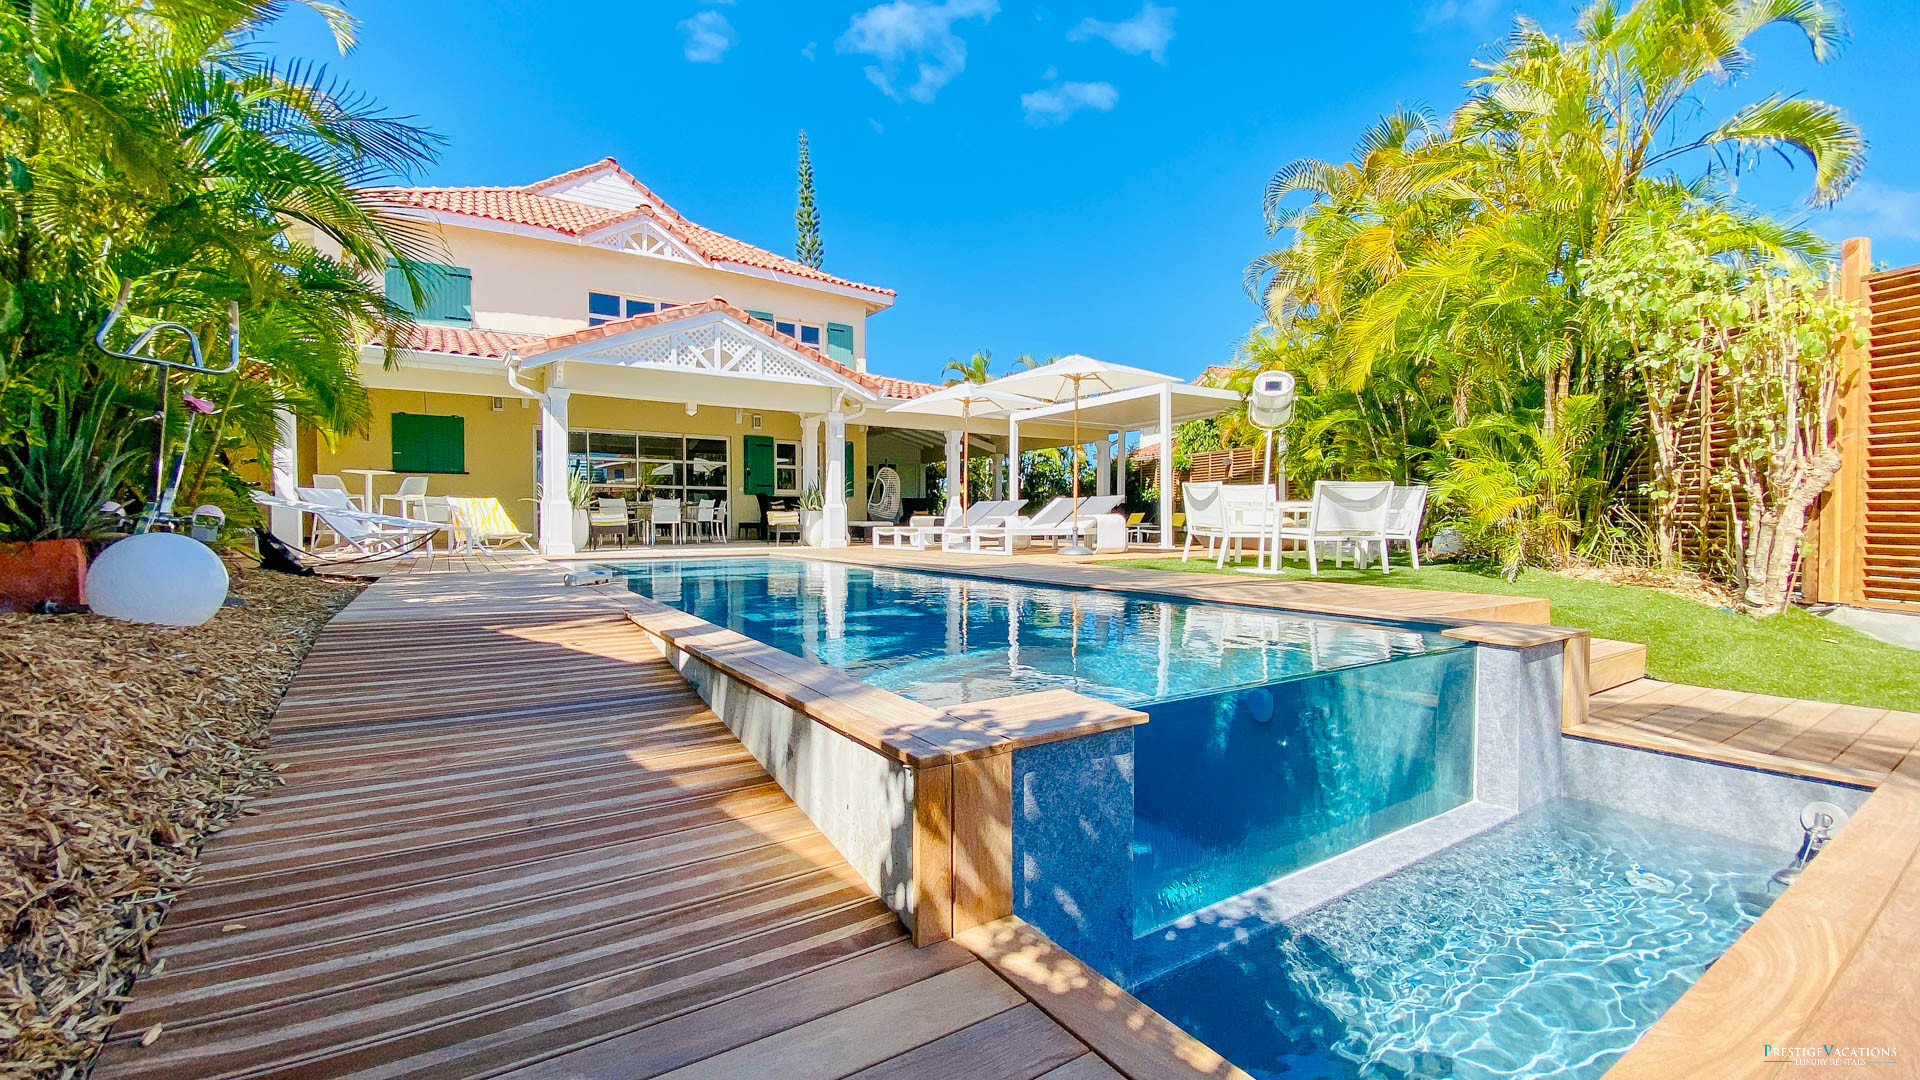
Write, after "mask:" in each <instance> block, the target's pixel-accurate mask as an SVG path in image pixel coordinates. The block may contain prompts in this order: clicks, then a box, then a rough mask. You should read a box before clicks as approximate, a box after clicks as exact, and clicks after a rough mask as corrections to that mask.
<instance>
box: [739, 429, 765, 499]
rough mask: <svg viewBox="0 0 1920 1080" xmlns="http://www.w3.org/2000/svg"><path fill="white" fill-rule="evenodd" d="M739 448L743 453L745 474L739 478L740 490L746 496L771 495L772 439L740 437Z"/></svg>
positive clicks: (760, 436)
mask: <svg viewBox="0 0 1920 1080" xmlns="http://www.w3.org/2000/svg"><path fill="white" fill-rule="evenodd" d="M740 443H741V448H742V449H743V450H744V451H745V455H744V456H745V458H746V466H747V471H746V474H745V475H744V476H743V477H742V478H741V484H740V490H741V491H743V492H745V493H746V494H748V495H771V494H773V438H772V436H768V435H742V436H740Z"/></svg>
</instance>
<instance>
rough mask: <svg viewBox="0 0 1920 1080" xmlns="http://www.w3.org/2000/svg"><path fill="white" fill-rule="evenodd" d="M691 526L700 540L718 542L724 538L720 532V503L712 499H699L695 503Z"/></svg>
mask: <svg viewBox="0 0 1920 1080" xmlns="http://www.w3.org/2000/svg"><path fill="white" fill-rule="evenodd" d="M693 528H694V532H695V533H696V534H697V535H698V536H699V537H700V539H702V540H708V541H712V542H715V543H718V542H719V541H721V540H723V539H725V537H723V536H722V535H721V533H720V504H719V503H717V502H715V501H714V500H712V499H701V500H700V501H699V502H698V503H695V504H694V507H693Z"/></svg>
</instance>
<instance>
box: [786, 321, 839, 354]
mask: <svg viewBox="0 0 1920 1080" xmlns="http://www.w3.org/2000/svg"><path fill="white" fill-rule="evenodd" d="M773 328H774V329H775V330H778V331H780V332H781V333H783V334H785V335H787V336H788V337H790V338H793V339H795V340H797V341H799V342H800V344H802V345H807V346H811V347H813V348H815V349H818V348H819V347H820V343H821V342H823V341H825V340H827V328H826V327H824V326H816V325H814V324H813V323H803V322H800V321H799V320H797V319H783V318H775V319H774V320H773Z"/></svg>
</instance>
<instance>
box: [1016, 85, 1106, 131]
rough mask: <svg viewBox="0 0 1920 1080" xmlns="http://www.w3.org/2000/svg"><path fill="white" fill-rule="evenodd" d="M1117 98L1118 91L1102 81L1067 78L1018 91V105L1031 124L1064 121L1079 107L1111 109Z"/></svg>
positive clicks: (1059, 122)
mask: <svg viewBox="0 0 1920 1080" xmlns="http://www.w3.org/2000/svg"><path fill="white" fill-rule="evenodd" d="M1119 101H1120V91H1118V90H1116V89H1114V86H1113V84H1112V83H1105V82H1092V83H1089V82H1067V83H1061V84H1060V85H1058V86H1052V87H1047V88H1045V89H1041V90H1035V91H1034V92H1032V93H1030V94H1021V95H1020V107H1021V108H1022V109H1025V110H1026V112H1027V123H1029V124H1032V125H1033V126H1034V127H1052V126H1053V125H1055V124H1064V123H1066V122H1067V121H1068V120H1069V119H1071V118H1072V116H1073V114H1074V113H1077V112H1079V111H1080V110H1081V109H1095V110H1098V111H1100V112H1112V111H1113V107H1114V105H1116V104H1118V103H1119Z"/></svg>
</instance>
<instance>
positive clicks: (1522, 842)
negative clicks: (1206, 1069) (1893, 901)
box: [1134, 802, 1781, 1080]
mask: <svg viewBox="0 0 1920 1080" xmlns="http://www.w3.org/2000/svg"><path fill="white" fill-rule="evenodd" d="M1780 864H1781V858H1780V854H1779V853H1778V852H1769V851H1766V850H1764V849H1761V848H1758V847H1755V846H1752V845H1748V844H1742V843H1738V842H1735V841H1730V840H1727V839H1725V838H1722V837H1717V836H1710V835H1708V834H1705V833H1701V832H1697V831H1694V830H1691V829H1684V828H1679V827H1675V826H1671V825H1667V824H1664V823H1661V822H1656V821H1653V820H1650V819H1647V818H1642V817H1638V816H1635V815H1628V814H1621V813H1617V812H1613V811H1608V810H1603V809H1600V808H1598V807H1593V806H1590V805H1588V804H1584V803H1572V802H1556V803H1549V804H1547V805H1546V806H1544V807H1541V808H1539V809H1536V810H1534V811H1530V812H1528V813H1526V814H1523V815H1521V816H1520V817H1518V818H1515V819H1513V820H1512V821H1509V822H1507V823H1506V824H1503V825H1500V826H1497V827H1496V828H1494V829H1492V830H1490V831H1489V832H1487V833H1484V834H1482V835H1480V836H1478V837H1475V838H1473V839H1470V840H1467V841H1465V842H1463V843H1461V844H1458V845H1456V846H1454V847H1451V848H1448V849H1447V850H1445V851H1442V852H1440V853H1438V854H1435V855H1433V856H1431V857H1429V858H1427V859H1424V860H1422V861H1420V862H1418V863H1415V864H1413V865H1412V866H1409V867H1407V868H1405V869H1403V870H1401V871H1399V872H1397V873H1394V874H1392V875H1389V876H1388V877H1386V878H1382V879H1380V880H1378V881H1376V882H1373V883H1372V884H1369V885H1366V886H1363V887H1361V888H1360V889H1358V890H1356V891H1354V892H1351V893H1348V894H1346V895H1345V896H1343V897H1341V898H1340V899H1337V900H1335V901H1333V902H1331V903H1328V904H1326V905H1324V906H1322V907H1320V908H1317V909H1315V910H1313V911H1310V912H1308V913H1306V914H1304V915H1301V916H1299V917H1296V918H1294V919H1292V920H1289V921H1288V922H1287V923H1286V924H1285V925H1284V926H1281V927H1278V928H1275V929H1274V930H1272V931H1270V932H1268V933H1265V934H1262V935H1260V936H1256V937H1253V938H1251V939H1249V940H1245V941H1241V942H1239V943H1237V944H1235V945H1232V946H1230V947H1228V948H1227V949H1226V950H1224V951H1222V952H1219V953H1215V954H1213V955H1211V956H1209V957H1207V958H1205V959H1202V960H1199V961H1196V962H1194V963H1192V964H1190V965H1188V966H1186V967H1183V968H1180V969H1177V970H1175V971H1173V972H1170V973H1168V974H1165V975H1161V976H1158V977H1156V978H1154V979H1152V980H1151V981H1149V982H1147V983H1145V984H1143V985H1140V986H1137V987H1135V988H1134V993H1135V994H1136V995H1137V996H1139V997H1140V999H1141V1000H1143V1001H1145V1002H1146V1003H1147V1004H1148V1005H1151V1006H1153V1007H1154V1008H1155V1009H1157V1010H1159V1011H1160V1012H1161V1013H1163V1014H1164V1015H1166V1016H1167V1017H1168V1019H1170V1020H1172V1021H1173V1022H1174V1023H1176V1024H1179V1025H1180V1026H1182V1027H1184V1028H1186V1029H1187V1030H1188V1031H1190V1032H1192V1033H1193V1034H1194V1035H1196V1036H1197V1037H1199V1038H1200V1039H1201V1040H1202V1041H1204V1042H1206V1043H1207V1044H1209V1045H1210V1046H1212V1047H1213V1048H1214V1049H1215V1050H1218V1051H1219V1052H1220V1053H1222V1054H1224V1055H1225V1056H1226V1057H1227V1058H1228V1059H1229V1060H1231V1061H1232V1062H1233V1063H1234V1064H1236V1065H1238V1066H1240V1067H1241V1068H1243V1069H1245V1070H1246V1071H1247V1072H1249V1073H1251V1074H1253V1075H1254V1076H1255V1077H1258V1078H1260V1080H1270V1078H1274V1077H1287V1078H1289V1080H1296V1078H1342V1080H1355V1078H1366V1080H1402V1078H1406V1080H1411V1078H1427V1077H1434V1078H1439V1077H1446V1078H1455V1080H1493V1078H1496V1077H1547V1076H1552V1077H1568V1078H1572V1080H1583V1078H1588V1077H1598V1076H1600V1075H1601V1074H1602V1073H1604V1072H1605V1071H1606V1070H1607V1068H1608V1067H1609V1066H1610V1065H1611V1064H1612V1063H1613V1062H1614V1061H1615V1060H1617V1059H1618V1058H1619V1056H1620V1055H1621V1054H1622V1053H1624V1052H1625V1051H1626V1050H1627V1048H1629V1047H1630V1046H1632V1045H1633V1042H1634V1040H1635V1039H1637V1038H1638V1037H1639V1035H1640V1033H1641V1032H1642V1031H1644V1030H1645V1029H1646V1028H1647V1027H1648V1026H1649V1025H1650V1024H1652V1022H1653V1021H1654V1020H1655V1019H1656V1018H1658V1017H1659V1016H1660V1014H1661V1013H1663V1012H1665V1011H1666V1009H1667V1008H1668V1007H1669V1006H1671V1005H1672V1004H1673V1003H1674V1001H1675V1000H1677V999H1678V998H1679V997H1680V995H1681V993H1682V992H1684V991H1685V990H1686V989H1687V988H1688V987H1689V986H1691V985H1692V984H1693V983H1694V982H1695V981H1696V980H1697V979H1698V978H1699V976H1700V974H1701V972H1703V971H1704V970H1706V967H1707V965H1709V964H1711V963H1713V961H1714V960H1716V959H1717V958H1718V957H1719V956H1720V954H1721V953H1722V952H1724V951H1725V950H1726V949H1727V947H1728V946H1729V945H1731V944H1732V943H1733V941H1734V939H1735V938H1736V937H1738V936H1739V935H1740V932H1741V931H1742V930H1743V929H1745V927H1746V925H1747V918H1746V916H1745V915H1743V913H1742V912H1743V904H1742V899H1743V897H1744V898H1745V899H1746V900H1747V901H1748V904H1747V905H1746V909H1747V910H1752V907H1753V904H1752V901H1753V899H1754V898H1755V897H1764V896H1765V895H1766V892H1767V877H1768V875H1769V874H1770V873H1771V872H1772V871H1773V870H1776V869H1778V868H1779V866H1780Z"/></svg>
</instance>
